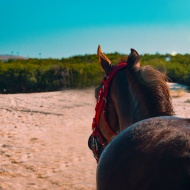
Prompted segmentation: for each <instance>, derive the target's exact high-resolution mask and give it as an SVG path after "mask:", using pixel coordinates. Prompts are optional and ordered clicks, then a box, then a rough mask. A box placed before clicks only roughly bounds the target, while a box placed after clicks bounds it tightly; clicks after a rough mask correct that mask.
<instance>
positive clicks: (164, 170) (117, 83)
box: [88, 47, 190, 190]
mask: <svg viewBox="0 0 190 190" xmlns="http://www.w3.org/2000/svg"><path fill="white" fill-rule="evenodd" d="M98 57H99V61H100V64H101V66H102V68H103V69H104V71H105V74H106V76H105V77H104V79H103V80H102V84H101V85H100V87H99V88H98V89H97V90H96V91H95V94H96V98H97V105H96V115H95V118H94V120H93V125H92V128H93V133H92V135H91V136H90V138H89V142H88V145H89V148H90V149H91V150H92V151H93V153H94V156H95V158H96V159H97V161H98V167H97V190H190V119H182V118H177V117H174V116H173V115H174V111H173V107H172V103H171V98H170V94H169V89H168V86H167V84H166V76H165V75H164V74H161V73H160V72H158V71H156V70H154V69H153V68H152V67H150V66H144V67H141V66H140V57H139V55H138V53H137V52H136V51H135V50H134V49H131V53H130V55H129V56H128V57H127V58H126V59H122V60H121V62H120V63H119V64H118V65H116V66H114V65H112V64H111V61H110V60H109V59H108V58H107V57H106V56H105V55H104V54H103V53H102V51H101V49H100V47H99V48H98ZM100 155H101V156H100Z"/></svg>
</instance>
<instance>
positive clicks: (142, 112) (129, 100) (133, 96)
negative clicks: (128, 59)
mask: <svg viewBox="0 0 190 190" xmlns="http://www.w3.org/2000/svg"><path fill="white" fill-rule="evenodd" d="M127 80H128V86H127V87H126V92H127V94H126V95H125V96H123V98H126V101H122V98H121V103H120V108H119V109H121V110H122V111H121V112H120V114H119V124H120V131H123V130H124V129H125V128H127V127H129V126H130V125H132V124H134V123H136V122H138V121H141V120H143V119H147V118H149V117H151V114H152V113H151V110H150V109H149V106H148V103H147V102H146V101H145V98H144V96H145V94H144V92H143V89H142V88H141V87H140V86H139V84H138V82H137V81H136V80H135V79H134V78H133V77H132V76H131V74H129V73H127Z"/></svg>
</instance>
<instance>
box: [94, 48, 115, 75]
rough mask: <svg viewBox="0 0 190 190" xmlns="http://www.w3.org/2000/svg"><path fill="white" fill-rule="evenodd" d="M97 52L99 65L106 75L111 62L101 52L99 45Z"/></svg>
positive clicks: (110, 68) (110, 67)
mask: <svg viewBox="0 0 190 190" xmlns="http://www.w3.org/2000/svg"><path fill="white" fill-rule="evenodd" d="M97 54H98V60H99V62H100V65H101V67H102V68H103V70H104V71H105V73H106V75H108V74H109V72H110V71H111V70H112V64H111V61H110V60H109V59H108V58H107V57H106V55H104V53H103V52H102V50H101V47H100V45H99V46H98V51H97Z"/></svg>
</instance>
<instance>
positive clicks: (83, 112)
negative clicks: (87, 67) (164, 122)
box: [0, 89, 190, 190]
mask: <svg viewBox="0 0 190 190" xmlns="http://www.w3.org/2000/svg"><path fill="white" fill-rule="evenodd" d="M93 92H94V90H93V89H87V90H67V91H63V92H49V93H34V94H13V95H0V161H1V164H0V190H87V189H88V190H94V189H95V173H96V161H95V159H94V158H93V156H92V153H91V152H90V151H89V149H88V147H87V140H88V137H89V135H90V133H91V122H92V118H93V116H94V106H95V99H94V94H93ZM175 97H176V96H175ZM173 104H174V107H175V111H176V114H177V116H180V117H190V115H189V113H190V94H189V93H186V92H184V93H183V95H181V96H178V97H177V98H173Z"/></svg>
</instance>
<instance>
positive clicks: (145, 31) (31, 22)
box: [0, 0, 190, 58]
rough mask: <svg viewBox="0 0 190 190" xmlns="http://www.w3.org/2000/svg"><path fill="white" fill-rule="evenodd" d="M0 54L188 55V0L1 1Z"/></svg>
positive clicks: (66, 55)
mask: <svg viewBox="0 0 190 190" xmlns="http://www.w3.org/2000/svg"><path fill="white" fill-rule="evenodd" d="M0 7H1V8H0V54H11V53H13V54H15V55H17V54H19V55H22V56H25V57H40V54H41V57H42V58H49V57H52V58H61V57H69V56H73V55H83V54H91V53H96V49H97V46H98V44H100V45H101V46H102V49H103V51H104V52H106V53H109V52H115V51H117V52H119V53H126V54H128V53H129V52H130V48H135V49H136V50H137V51H138V52H139V53H140V54H144V53H156V52H159V53H172V52H174V51H175V52H178V53H182V54H184V53H190V1H189V0H154V1H153V0H135V1H132V0H130V1H129V0H117V1H113V0H94V1H93V0H91V1H90V0H30V1H29V0H0Z"/></svg>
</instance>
